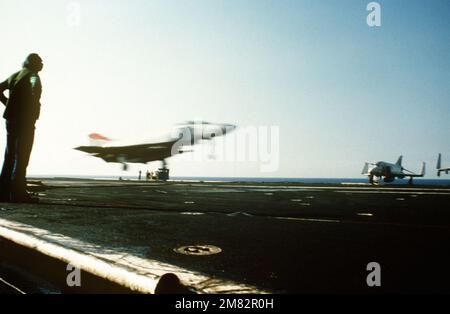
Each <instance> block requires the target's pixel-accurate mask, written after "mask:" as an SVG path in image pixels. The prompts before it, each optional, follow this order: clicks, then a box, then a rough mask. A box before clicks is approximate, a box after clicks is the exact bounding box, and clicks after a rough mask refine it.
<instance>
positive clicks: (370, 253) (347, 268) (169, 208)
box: [0, 179, 450, 294]
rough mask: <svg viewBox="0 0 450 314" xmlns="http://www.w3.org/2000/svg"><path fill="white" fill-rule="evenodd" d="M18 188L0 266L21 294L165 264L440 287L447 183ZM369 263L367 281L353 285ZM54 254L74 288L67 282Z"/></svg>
mask: <svg viewBox="0 0 450 314" xmlns="http://www.w3.org/2000/svg"><path fill="white" fill-rule="evenodd" d="M31 189H32V190H34V191H35V192H36V193H39V195H40V200H41V202H40V203H39V204H6V203H2V204H0V262H1V263H0V278H3V279H4V280H6V281H7V282H13V283H14V286H16V287H17V288H18V289H20V291H23V292H28V293H79V292H82V293H110V292H111V293H116V292H119V293H124V292H125V293H128V292H130V293H131V292H137V293H153V292H154V290H155V287H156V284H157V282H158V280H159V278H160V277H161V276H162V275H163V274H165V273H175V274H177V275H178V276H179V277H180V278H181V280H182V281H183V283H185V284H186V285H188V286H190V287H192V289H193V290H195V291H196V292H198V293H289V294H295V293H398V292H400V293H416V292H425V293H434V292H438V293H449V292H450V284H449V282H450V268H449V267H448V265H450V250H449V244H450V207H449V204H450V187H445V186H412V187H409V186H386V187H372V186H368V185H334V186H333V185H324V184H322V185H321V184H314V185H306V184H301V183H245V182H242V183H239V182H235V183H224V182H201V181H200V182H166V183H163V182H143V181H141V182H137V181H98V180H81V179H79V180H78V179H42V180H40V181H34V182H33V184H32V185H31ZM186 247H188V248H186ZM180 252H181V253H180ZM210 253H215V254H210ZM370 262H377V263H379V265H380V266H381V287H369V286H368V285H367V282H366V278H367V275H368V274H369V273H370V271H367V270H366V267H367V265H368V263H370ZM68 263H71V264H73V265H75V266H76V267H79V268H80V269H81V287H73V288H71V287H69V286H67V284H66V279H67V275H68V274H69V273H70V271H68V270H67V264H68ZM11 289H12V288H11V287H10V286H8V285H5V284H4V283H2V282H0V292H7V293H18V291H17V290H14V289H12V290H11Z"/></svg>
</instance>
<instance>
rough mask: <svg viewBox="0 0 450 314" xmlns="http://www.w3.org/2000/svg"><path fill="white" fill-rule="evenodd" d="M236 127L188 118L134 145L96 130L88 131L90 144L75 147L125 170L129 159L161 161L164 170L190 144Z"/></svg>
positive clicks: (211, 137) (131, 161)
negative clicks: (119, 142)
mask: <svg viewBox="0 0 450 314" xmlns="http://www.w3.org/2000/svg"><path fill="white" fill-rule="evenodd" d="M234 129H236V126H235V125H233V124H226V123H210V122H205V121H201V122H197V121H188V122H186V123H181V124H178V125H176V126H175V127H174V128H172V130H171V131H170V132H167V133H166V134H164V135H163V136H162V137H161V138H160V139H159V140H153V141H147V142H142V143H139V144H134V145H118V144H117V143H115V141H114V140H112V139H110V138H108V137H106V136H103V135H101V134H98V133H93V134H90V135H89V139H90V141H91V145H90V146H80V147H76V148H74V149H76V150H79V151H82V152H85V153H88V154H90V155H91V156H93V157H97V158H101V159H103V160H104V161H106V162H108V163H120V164H122V166H123V170H124V171H126V170H128V164H129V163H140V164H146V163H148V162H151V161H162V163H163V167H162V168H161V169H159V170H160V171H161V172H165V173H167V178H168V169H167V161H166V160H167V159H168V158H170V157H172V156H174V155H177V154H182V153H187V152H192V151H193V150H192V146H194V145H196V144H199V143H201V142H202V141H208V140H212V139H214V138H215V137H219V136H225V135H227V134H228V133H230V132H231V131H233V130H234Z"/></svg>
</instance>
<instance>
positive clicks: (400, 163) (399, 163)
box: [395, 156, 403, 167]
mask: <svg viewBox="0 0 450 314" xmlns="http://www.w3.org/2000/svg"><path fill="white" fill-rule="evenodd" d="M402 161H403V156H400V157H398V160H397V162H396V163H395V164H396V165H398V166H400V167H401V166H402Z"/></svg>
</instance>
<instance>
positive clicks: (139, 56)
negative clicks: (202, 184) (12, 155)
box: [0, 0, 450, 177]
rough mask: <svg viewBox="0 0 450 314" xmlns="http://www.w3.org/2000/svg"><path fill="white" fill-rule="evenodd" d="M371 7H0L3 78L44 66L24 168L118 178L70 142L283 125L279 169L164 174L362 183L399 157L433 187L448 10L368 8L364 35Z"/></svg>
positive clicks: (173, 3) (449, 55) (300, 3)
mask: <svg viewBox="0 0 450 314" xmlns="http://www.w3.org/2000/svg"><path fill="white" fill-rule="evenodd" d="M369 2H370V1H363V0H339V1H337V0H322V1H318V0H296V1H286V0H273V1H267V0H224V1H219V0H191V1H187V0H184V1H183V0H161V1H151V0H141V1H138V0H128V1H124V0H121V1H119V0H117V1H111V0H86V1H62V0H53V1H51V0H39V1H38V0H35V1H34V0H20V1H18V0H15V1H5V0H0V29H1V30H2V32H1V35H2V38H1V39H2V44H1V47H2V49H1V51H0V55H1V57H0V77H1V80H3V79H6V78H7V77H8V76H9V75H10V74H12V73H13V72H15V71H17V70H19V69H20V66H21V64H22V62H23V59H24V58H25V56H26V55H27V54H28V53H29V52H38V53H39V54H41V56H42V57H43V59H44V63H45V68H44V71H43V72H42V75H41V78H42V82H43V86H44V93H43V98H42V114H41V119H40V121H39V123H38V125H37V133H36V141H35V147H34V151H33V155H32V158H31V163H30V167H29V173H30V174H93V175H118V174H122V172H121V167H120V166H119V165H117V164H106V163H105V162H103V161H102V160H99V159H95V158H91V157H86V156H85V155H84V154H83V153H81V152H77V151H74V150H72V148H73V147H76V146H79V145H84V144H87V143H88V141H87V135H88V134H89V133H92V132H99V133H101V134H104V135H107V136H109V137H112V138H117V139H129V138H143V139H144V138H146V137H151V136H152V135H153V134H154V133H155V132H156V130H157V129H160V128H162V127H169V126H171V125H173V124H175V123H177V122H182V121H185V120H189V119H203V120H209V121H213V122H227V123H235V124H237V125H239V126H240V127H241V130H242V129H245V127H247V126H251V127H270V126H277V127H279V132H280V133H279V134H280V138H279V168H278V170H277V171H275V172H271V173H262V172H261V170H260V164H259V163H258V162H238V161H236V162H232V161H220V160H216V161H214V160H208V161H205V162H199V161H180V160H177V158H175V159H174V160H173V161H172V162H171V163H170V168H171V171H172V175H179V176H181V175H185V176H254V177H258V176H266V177H267V176H272V177H360V172H361V170H362V167H363V163H364V161H366V160H386V161H395V160H396V159H397V157H398V155H400V154H403V155H405V157H404V165H405V166H406V167H407V168H410V169H412V170H417V171H418V170H419V167H420V162H421V161H422V160H423V161H426V162H428V177H435V171H434V170H433V168H434V167H435V163H436V158H437V154H438V153H439V152H442V153H443V158H444V164H450V127H449V125H450V124H449V121H450V107H449V106H450V1H448V0H432V1H412V0H408V1H400V0H389V1H379V3H380V4H381V14H382V15H381V22H382V25H381V27H374V28H371V27H369V26H368V25H367V23H366V17H367V15H368V14H369V12H368V11H367V10H366V6H367V4H368V3H369ZM78 7H79V8H80V19H79V21H80V23H79V24H77V23H76V22H77V18H76V16H75V15H74V14H75V13H76V10H77V8H78ZM3 129H4V128H3V127H2V128H1V129H0V148H1V149H2V151H3V148H4V143H5V139H4V137H5V131H3ZM239 132H241V131H238V132H236V133H235V134H233V135H230V136H229V137H228V138H225V139H224V141H223V142H226V141H227V140H228V141H233V137H236V136H238V135H239ZM218 145H220V143H219V144H218ZM157 166H158V164H150V165H149V166H148V167H145V166H134V167H132V171H133V172H131V174H134V173H135V172H136V171H137V170H138V169H142V170H145V169H147V168H156V167H157Z"/></svg>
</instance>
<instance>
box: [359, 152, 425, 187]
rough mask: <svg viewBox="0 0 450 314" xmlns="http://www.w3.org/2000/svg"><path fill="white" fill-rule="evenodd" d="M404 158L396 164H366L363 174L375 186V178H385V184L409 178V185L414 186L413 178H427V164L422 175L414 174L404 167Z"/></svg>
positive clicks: (401, 157) (421, 172)
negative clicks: (397, 179) (396, 179)
mask: <svg viewBox="0 0 450 314" xmlns="http://www.w3.org/2000/svg"><path fill="white" fill-rule="evenodd" d="M402 160H403V156H400V157H399V158H398V160H397V162H396V163H395V164H393V163H389V162H385V161H378V162H375V163H373V162H366V163H365V165H364V168H363V170H362V174H363V175H365V176H368V177H369V182H370V183H371V184H374V182H375V180H374V178H375V177H376V178H379V179H380V180H381V179H382V178H383V177H384V180H383V181H384V182H387V183H390V182H393V181H394V180H395V178H399V179H404V178H405V177H409V184H412V181H413V178H416V177H423V176H425V163H424V162H423V163H422V170H421V171H420V173H414V172H412V171H410V170H408V169H405V168H403V166H402Z"/></svg>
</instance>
